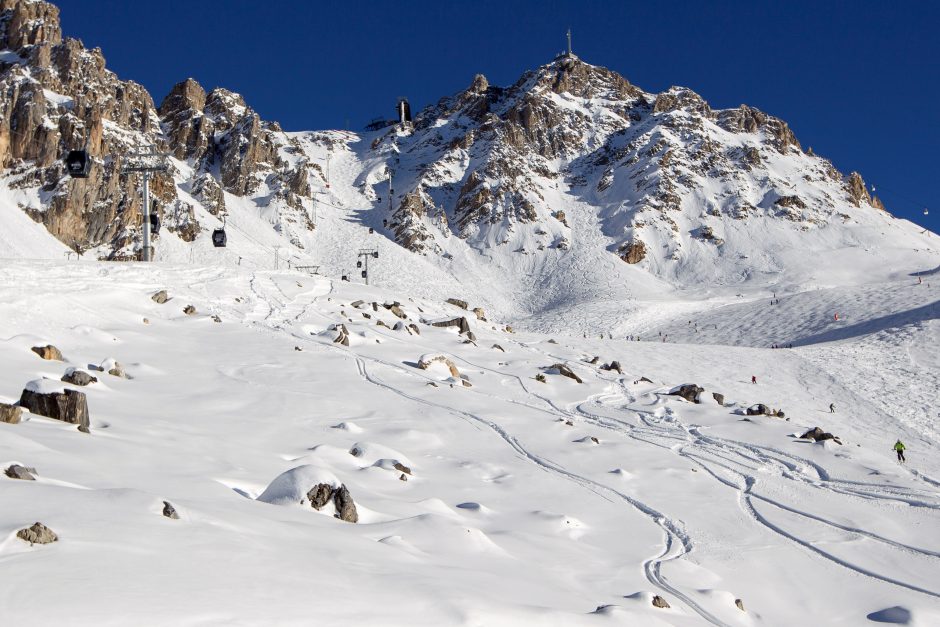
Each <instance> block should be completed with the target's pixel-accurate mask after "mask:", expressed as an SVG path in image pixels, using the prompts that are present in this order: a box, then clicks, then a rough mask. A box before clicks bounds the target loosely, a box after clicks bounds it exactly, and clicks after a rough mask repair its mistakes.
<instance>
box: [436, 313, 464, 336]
mask: <svg viewBox="0 0 940 627" xmlns="http://www.w3.org/2000/svg"><path fill="white" fill-rule="evenodd" d="M431 326H432V327H457V328H458V329H460V334H461V335H463V334H464V333H469V332H470V323H469V322H467V319H466V318H463V317H460V318H454V319H453V320H443V321H440V322H432V323H431Z"/></svg>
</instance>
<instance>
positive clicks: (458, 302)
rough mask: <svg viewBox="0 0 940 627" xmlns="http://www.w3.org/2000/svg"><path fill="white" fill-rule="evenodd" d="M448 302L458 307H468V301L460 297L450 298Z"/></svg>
mask: <svg viewBox="0 0 940 627" xmlns="http://www.w3.org/2000/svg"><path fill="white" fill-rule="evenodd" d="M447 302H448V303H450V304H451V305H454V306H456V307H460V308H461V309H466V308H467V307H468V305H467V301H465V300H460V299H459V298H448V299H447Z"/></svg>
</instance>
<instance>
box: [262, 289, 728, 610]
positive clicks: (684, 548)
mask: <svg viewBox="0 0 940 627" xmlns="http://www.w3.org/2000/svg"><path fill="white" fill-rule="evenodd" d="M257 279H258V277H257V275H256V274H255V275H253V276H252V279H251V281H250V283H249V286H250V288H251V291H252V293H253V294H254V295H255V297H256V298H257V299H258V300H260V301H264V302H266V303H270V302H273V303H274V306H271V304H268V307H267V309H268V311H266V312H265V313H264V315H263V317H256V318H255V319H254V320H250V322H253V323H254V324H257V325H259V326H261V327H263V328H270V329H275V330H280V331H282V332H286V333H288V334H290V335H291V336H293V337H294V338H296V339H298V340H301V341H303V342H305V343H308V344H312V345H313V346H315V347H317V348H320V349H321V350H324V351H328V352H334V353H339V354H342V355H343V356H345V357H350V358H354V359H355V363H356V368H357V371H358V374H359V376H360V377H362V379H363V381H365V382H367V383H369V384H371V385H374V386H377V387H379V388H382V389H383V390H386V391H388V392H391V393H393V394H396V395H398V396H400V397H402V398H405V399H408V400H410V401H412V402H415V403H420V404H422V405H425V406H427V407H431V408H435V409H438V410H441V411H443V412H445V413H447V414H450V415H453V416H456V417H459V418H461V419H462V420H465V421H467V422H468V423H470V424H472V425H474V426H476V427H477V428H483V429H486V430H489V431H491V432H492V433H494V434H496V435H497V436H498V437H499V438H501V439H502V440H503V441H504V442H505V443H506V444H507V445H509V446H510V447H511V448H512V449H513V450H514V451H515V452H516V454H517V455H519V456H520V457H521V458H523V459H525V460H527V461H529V462H530V463H532V464H535V465H536V466H538V467H539V468H541V469H542V470H544V471H545V472H549V473H552V474H554V475H556V476H559V477H561V478H563V479H565V480H568V481H572V482H574V483H576V484H577V485H579V486H581V487H582V488H584V489H585V490H588V491H590V492H593V493H594V494H596V495H597V496H599V497H600V498H603V499H605V500H607V501H608V502H617V501H621V502H624V503H627V504H629V505H630V506H631V507H633V508H634V509H635V510H636V511H638V512H640V513H641V514H642V515H643V516H645V517H646V518H648V519H649V520H650V521H651V522H653V523H654V524H656V525H657V526H658V527H659V528H660V529H661V530H662V533H663V550H662V552H661V553H660V554H659V555H656V556H653V557H651V558H649V559H647V560H646V561H645V562H644V563H643V571H644V574H645V576H646V578H647V580H648V581H649V582H650V584H651V585H652V586H654V587H656V588H658V589H660V590H661V591H663V592H665V593H667V594H669V595H672V596H673V598H675V599H677V600H679V602H681V603H683V604H685V605H686V606H687V607H688V608H689V609H691V610H692V611H693V612H695V613H696V614H698V615H699V616H700V617H701V618H702V619H704V620H706V621H708V622H709V623H711V624H713V625H724V624H725V623H724V622H722V621H721V620H720V619H719V618H717V617H716V616H714V615H713V614H712V613H711V612H709V611H708V610H706V609H705V608H703V607H702V606H701V605H699V604H698V603H696V602H695V601H694V600H693V599H691V598H690V597H689V596H688V595H686V594H685V593H683V592H682V591H680V590H679V589H677V588H675V587H674V586H672V585H671V584H670V583H669V582H668V580H667V579H666V578H665V576H664V575H663V574H662V572H661V566H662V564H663V563H664V562H667V561H670V560H674V559H678V558H680V557H682V556H683V555H686V554H688V553H689V552H690V551H691V550H692V547H693V543H692V539H691V538H690V537H689V535H688V533H687V532H686V531H685V529H684V528H683V525H682V523H681V522H679V521H677V520H674V519H672V518H670V517H669V516H667V515H665V514H663V513H662V512H660V511H658V510H656V509H655V508H653V507H651V506H649V505H647V504H646V503H643V502H642V501H640V500H638V499H636V498H634V497H632V496H629V495H627V494H624V493H623V492H620V491H619V490H616V489H614V488H611V487H609V486H606V485H604V484H602V483H599V482H597V481H594V480H593V479H590V478H588V477H585V476H582V475H579V474H577V473H575V472H572V471H570V470H568V469H566V468H564V467H563V466H560V465H559V464H556V463H555V462H553V461H551V460H549V459H546V458H544V457H542V456H540V455H538V454H536V453H534V452H533V451H531V450H529V449H528V448H526V447H525V446H524V445H523V444H522V443H521V442H520V441H519V439H518V438H517V437H516V436H515V435H513V434H512V433H510V432H509V431H507V430H506V429H505V428H504V427H502V426H501V425H499V424H498V423H496V422H494V421H492V420H488V419H486V418H484V417H482V416H479V415H477V414H474V413H471V412H465V411H462V410H459V409H456V408H453V407H449V406H447V405H443V404H440V403H435V402H434V401H430V400H427V399H424V398H421V397H418V396H414V395H412V394H408V393H406V392H404V391H402V390H400V389H398V388H397V387H395V386H392V385H389V384H387V383H384V382H383V381H381V380H380V379H379V378H377V377H376V376H375V375H373V374H372V373H370V371H369V368H368V366H367V363H366V360H367V359H368V360H369V362H372V363H373V364H375V365H379V366H385V367H388V368H392V369H395V370H399V371H400V370H401V367H400V364H397V363H390V362H386V361H383V360H381V359H377V358H365V357H362V356H360V355H357V354H355V353H352V352H350V351H349V350H348V349H347V348H344V347H340V346H335V345H332V344H323V343H321V342H317V341H315V340H313V339H311V338H310V337H309V336H307V335H304V334H299V333H297V332H296V331H294V330H292V329H290V328H289V326H287V327H285V323H289V321H296V320H298V319H299V318H300V317H302V315H303V314H304V313H307V312H308V311H309V310H310V307H311V306H312V305H313V304H314V303H315V302H316V299H317V298H318V297H319V296H321V295H323V294H317V295H314V296H313V298H312V299H311V300H310V301H309V302H308V303H306V304H303V305H300V306H299V307H298V303H296V302H293V300H292V299H291V298H290V297H288V296H287V295H285V294H284V292H283V290H281V289H280V288H279V287H278V286H277V285H276V283H274V281H273V280H272V281H271V283H272V284H273V286H274V288H275V291H276V293H272V291H271V290H270V289H265V288H261V287H260V285H259V283H260V282H259V281H258V280H257ZM308 294H309V292H308ZM268 299H269V300H268ZM279 308H280V309H281V310H282V311H283V310H285V309H288V308H289V309H291V311H295V310H299V313H297V314H296V315H286V316H285V315H284V314H277V313H276V311H277V309H279ZM312 313H317V315H319V316H321V317H326V316H323V315H322V314H319V312H312ZM458 359H460V358H458ZM460 361H461V362H464V363H467V364H470V365H473V366H474V367H478V368H481V369H485V370H488V371H490V372H497V371H495V370H492V369H490V368H486V367H483V366H479V365H476V364H471V363H470V362H468V361H467V360H465V359H460ZM499 374H501V375H503V376H505V375H506V373H503V372H500V373H499ZM414 376H418V375H414ZM510 376H513V377H514V378H515V379H516V380H517V381H518V383H519V385H520V387H521V388H522V389H523V390H524V391H525V392H526V394H528V395H530V396H534V397H535V398H539V400H541V401H542V402H543V403H545V404H546V406H543V407H537V406H535V405H531V404H528V403H524V402H520V401H518V400H513V399H505V400H507V401H508V402H511V403H513V404H517V405H522V406H525V407H527V408H529V409H532V410H535V411H538V412H543V413H546V414H549V415H550V416H552V417H554V418H556V419H557V418H562V417H566V416H569V415H570V412H568V411H566V410H562V409H560V408H558V407H556V406H555V405H554V403H552V402H551V401H549V400H548V399H544V398H542V397H539V396H537V395H535V394H533V393H532V392H530V391H529V390H528V389H526V387H525V384H524V382H523V381H522V379H521V377H518V376H514V375H510Z"/></svg>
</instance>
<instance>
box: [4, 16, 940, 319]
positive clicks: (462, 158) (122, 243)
mask: <svg viewBox="0 0 940 627" xmlns="http://www.w3.org/2000/svg"><path fill="white" fill-rule="evenodd" d="M0 8H2V17H0V36H2V40H0V47H2V49H3V51H2V53H0V55H2V56H0V87H2V89H0V112H2V113H3V117H2V123H0V166H2V167H3V168H4V169H3V176H2V179H0V202H2V207H0V208H2V215H3V219H4V220H5V221H6V222H10V223H11V226H10V228H9V229H7V231H8V232H11V233H12V232H17V233H20V232H22V233H26V232H28V233H29V236H28V237H17V238H11V239H15V240H16V243H15V245H14V243H12V242H11V244H10V248H11V249H12V250H19V251H20V252H18V253H17V254H18V255H19V256H29V257H47V256H50V255H52V254H54V255H60V254H62V249H61V247H58V246H56V245H54V244H51V242H49V241H48V238H44V237H43V236H42V234H40V233H37V232H36V231H35V229H30V228H29V225H28V224H27V222H28V221H26V220H24V216H23V215H20V214H25V215H28V216H29V217H31V218H32V219H33V220H35V221H37V222H38V223H41V224H42V225H44V226H45V228H46V230H48V232H49V233H51V234H53V235H54V236H55V237H56V238H58V240H59V241H61V242H63V243H64V244H66V245H67V246H68V247H70V248H72V249H75V250H80V251H87V252H89V253H90V254H93V255H95V256H98V257H101V258H128V257H132V256H134V255H136V254H137V252H138V251H139V248H140V245H141V242H140V237H141V228H140V220H141V217H140V216H141V207H140V195H139V192H138V187H139V179H138V177H137V176H136V175H122V174H121V167H122V165H123V164H125V163H126V162H127V161H128V159H129V155H130V154H131V153H133V152H134V151H135V150H139V149H141V148H144V147H150V146H152V147H155V148H156V149H157V150H160V151H165V152H167V153H170V154H171V155H172V156H171V158H170V160H169V163H170V170H169V172H168V173H166V174H164V175H157V176H156V178H155V180H154V181H153V185H152V187H153V194H154V196H155V197H156V198H157V200H158V209H157V210H158V212H159V213H160V215H161V217H162V220H163V224H164V226H165V229H164V231H163V232H162V233H161V235H160V236H159V239H158V240H157V241H156V243H155V247H156V258H157V259H158V260H192V261H197V260H198V261H206V262H209V261H211V262H219V261H221V262H223V263H229V264H236V263H250V264H254V265H255V266H259V265H270V264H273V263H275V259H284V258H286V259H289V260H292V262H293V263H297V264H300V265H320V266H322V268H323V271H324V272H333V273H335V274H341V273H343V271H344V270H346V271H348V270H349V268H351V267H352V265H353V264H354V263H355V261H356V246H355V245H350V243H351V242H356V243H357V245H359V246H360V247H367V248H375V247H377V246H378V247H380V248H382V249H383V251H385V252H386V253H387V254H390V255H392V258H393V259H394V260H395V261H396V262H397V261H401V262H402V263H406V264H407V265H409V266H411V267H414V268H415V269H416V272H415V274H418V275H421V276H425V277H427V279H426V282H430V283H434V284H437V285H439V286H443V285H449V286H451V290H452V291H453V292H455V293H462V294H463V295H465V296H467V297H468V298H474V299H478V300H480V301H481V302H483V303H484V304H485V305H487V306H488V307H489V308H490V309H491V310H494V311H499V312H500V313H501V314H503V315H504V316H505V317H512V318H514V319H516V320H519V321H522V320H524V319H527V318H529V317H531V316H537V317H538V318H539V321H538V322H534V324H541V325H545V324H547V323H546V322H545V320H546V319H551V318H552V317H553V316H554V317H555V318H558V317H560V316H568V315H569V314H568V312H570V311H571V309H572V308H580V309H581V310H583V311H586V310H590V309H591V308H592V307H595V306H596V305H598V304H600V303H617V304H618V305H617V307H619V308H627V309H630V308H634V307H635V304H631V303H635V301H636V300H637V299H644V298H646V297H648V296H650V295H660V294H663V293H669V292H672V291H673V290H676V289H680V290H688V289H702V288H709V289H714V290H719V291H722V290H723V291H724V292H727V293H729V294H730V293H735V292H738V291H740V290H741V289H751V288H768V289H772V290H777V291H782V290H787V289H790V288H792V287H793V286H794V285H797V284H799V283H801V282H805V281H806V280H807V278H808V277H809V278H810V280H812V281H813V282H814V283H820V284H826V285H828V284H838V283H839V282H844V281H846V280H851V277H852V276H870V275H871V274H874V275H877V276H879V277H882V278H887V277H888V276H889V275H890V272H892V271H894V270H895V269H896V268H900V267H905V266H906V265H907V259H908V257H909V256H910V255H911V254H912V251H917V254H918V255H920V256H921V257H922V258H923V260H924V263H923V264H922V265H923V266H924V267H928V266H929V264H930V263H931V262H932V261H935V262H937V263H940V257H938V255H937V251H938V247H937V244H936V241H935V238H933V237H931V236H930V234H929V233H923V232H921V230H920V229H919V228H918V227H916V226H914V225H912V224H910V223H908V222H907V221H904V220H898V219H895V218H894V217H892V216H891V215H890V214H889V213H887V212H886V211H885V210H884V207H883V206H882V204H881V202H880V201H879V200H878V199H877V198H873V197H871V196H870V195H869V192H868V190H867V189H866V186H865V183H864V181H863V180H862V178H861V176H860V175H859V174H857V173H854V172H853V173H851V174H849V175H848V176H845V175H843V174H841V173H840V172H838V171H837V170H836V169H835V168H834V167H833V166H832V164H831V163H830V162H828V161H827V160H825V159H824V158H822V157H819V156H816V155H815V154H813V152H812V151H811V150H806V151H804V150H803V149H802V148H801V146H800V143H799V142H798V141H797V139H796V137H795V136H794V134H793V133H792V132H791V131H790V129H789V128H788V126H787V124H786V123H785V122H783V121H782V120H779V119H777V118H774V117H773V116H770V115H768V114H765V113H763V112H761V111H758V110H756V109H753V108H751V107H747V106H744V105H742V106H741V107H739V108H737V109H731V110H722V111H715V110H712V109H711V108H710V107H709V105H708V104H707V103H706V102H705V101H704V100H703V99H702V98H701V97H700V96H698V95H697V94H695V93H694V92H692V91H691V90H689V89H685V88H680V87H673V88H671V89H669V90H667V91H665V92H663V93H661V94H653V93H648V92H645V91H644V90H642V89H640V88H638V87H636V86H634V85H632V84H630V83H629V82H628V81H627V80H626V79H624V78H623V77H621V76H619V75H618V74H616V73H614V72H612V71H610V70H607V69H605V68H602V67H597V66H593V65H590V64H588V63H585V62H583V61H582V60H580V59H579V58H578V57H576V56H574V55H561V56H559V57H557V58H556V59H554V60H553V61H552V62H551V63H549V64H547V65H545V66H543V67H541V68H538V69H537V70H535V71H532V72H528V73H526V74H525V75H523V76H522V77H521V78H520V79H519V80H518V81H517V82H516V83H515V84H514V85H512V86H511V87H508V88H500V87H495V86H491V85H489V84H488V82H487V80H486V79H485V78H484V77H483V76H477V77H475V78H474V79H473V81H472V83H471V85H470V87H468V89H466V90H465V91H462V92H460V93H458V94H455V95H453V96H451V97H448V98H443V99H442V100H441V101H440V102H439V103H437V104H436V105H434V106H431V107H428V108H426V109H425V110H423V111H421V112H420V113H419V114H418V115H417V116H416V117H415V120H414V122H413V123H405V124H398V123H394V122H392V123H390V124H388V125H387V126H385V127H384V128H382V125H381V124H378V125H375V126H377V127H379V128H377V129H375V128H374V127H373V130H371V131H368V132H363V133H358V134H357V133H347V132H338V131H323V132H302V133H285V132H283V131H282V130H281V129H280V127H279V126H278V125H277V124H276V123H274V122H265V121H263V120H261V119H260V117H259V116H258V115H257V113H255V112H254V111H252V110H251V108H250V106H249V105H248V104H247V103H246V102H245V101H244V99H243V98H241V97H240V96H239V95H237V94H234V93H232V92H230V91H227V90H225V89H221V88H217V89H214V90H211V91H209V92H208V93H207V92H206V91H205V89H204V88H203V87H202V86H200V85H199V84H198V83H196V82H195V81H193V80H191V79H188V80H185V81H182V82H181V83H179V84H178V85H176V86H175V87H174V88H173V90H172V91H171V93H170V94H169V95H167V96H166V98H164V99H163V101H162V103H161V104H160V106H159V107H157V106H155V105H154V101H153V100H152V99H151V97H150V95H149V94H148V93H147V92H146V90H144V89H143V88H142V87H141V86H140V85H137V84H136V83H133V82H129V81H122V80H120V79H119V78H118V77H116V76H115V75H114V74H113V73H112V72H110V71H108V70H107V69H106V68H105V63H104V57H103V55H102V52H101V51H100V50H86V49H85V48H84V47H83V46H82V44H81V42H79V41H77V40H74V39H68V38H65V39H63V38H62V35H61V29H60V26H59V22H58V10H57V9H56V7H55V6H54V5H51V4H49V3H46V2H42V1H38V0H31V1H26V0H3V2H2V4H0ZM377 106H381V104H378V105H377ZM86 142H87V145H88V147H89V150H90V151H91V153H92V155H93V156H94V158H95V164H94V166H93V168H92V173H91V177H90V178H88V179H86V180H78V179H75V180H73V179H69V178H68V177H67V176H66V174H65V169H64V165H63V163H62V156H63V155H64V153H65V152H66V151H67V150H68V149H69V148H75V147H80V146H83V145H85V143H86ZM328 179H329V180H328ZM11 214H16V215H11ZM223 216H225V217H226V219H227V226H229V230H230V234H232V235H233V236H234V242H233V245H232V246H230V248H229V249H228V250H227V251H218V250H213V249H212V247H211V244H210V240H209V235H210V232H211V230H212V229H214V228H216V227H219V226H221V221H222V218H223ZM13 223H16V226H14V225H13ZM369 229H371V231H369ZM368 235H373V236H372V237H368ZM32 240H36V241H41V242H43V244H40V245H37V246H27V245H25V244H23V242H24V241H32ZM393 243H394V244H397V246H392V245H391V244H393ZM47 244H48V245H47ZM24 248H25V249H27V250H22V249H24ZM347 274H348V272H347ZM383 280H385V281H386V284H388V285H389V286H392V287H409V286H408V285H405V284H402V283H401V282H400V281H399V279H397V278H396V277H383ZM418 289H419V290H420V289H423V286H421V285H419V286H418ZM546 316H547V317H546ZM579 317H582V318H583V317H584V316H579ZM610 324H616V321H613V322H610V323H605V325H606V326H608V327H609V326H610ZM621 330H625V329H621Z"/></svg>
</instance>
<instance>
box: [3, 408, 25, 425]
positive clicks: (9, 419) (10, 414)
mask: <svg viewBox="0 0 940 627" xmlns="http://www.w3.org/2000/svg"><path fill="white" fill-rule="evenodd" d="M22 418H23V410H22V409H20V408H19V407H17V406H16V405H8V404H7V403H0V422H5V423H6V424H9V425H16V424H19V423H20V420H21V419H22Z"/></svg>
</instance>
